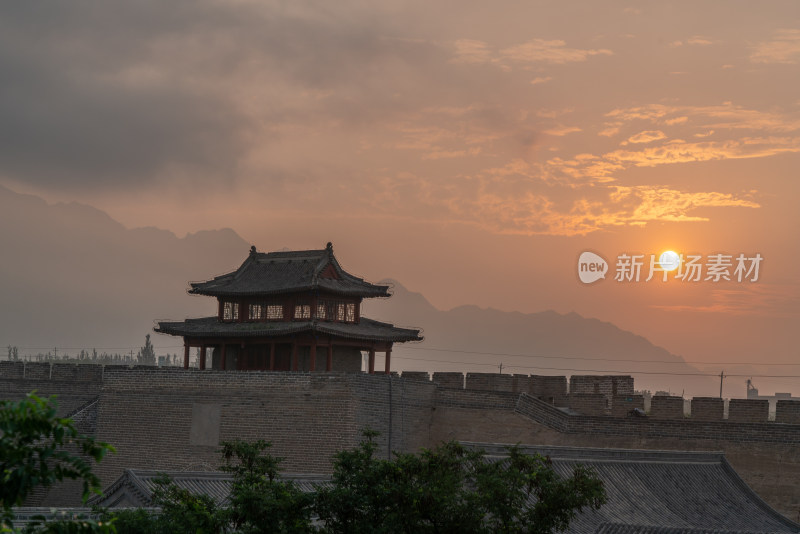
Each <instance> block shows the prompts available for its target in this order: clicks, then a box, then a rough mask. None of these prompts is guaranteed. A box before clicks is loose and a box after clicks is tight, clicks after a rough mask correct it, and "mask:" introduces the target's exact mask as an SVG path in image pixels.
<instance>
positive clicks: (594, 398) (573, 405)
mask: <svg viewBox="0 0 800 534" xmlns="http://www.w3.org/2000/svg"><path fill="white" fill-rule="evenodd" d="M607 406H608V403H607V398H606V396H605V395H603V394H602V393H570V394H569V408H570V409H571V410H575V411H576V412H579V413H581V414H583V415H605V414H606V411H607Z"/></svg>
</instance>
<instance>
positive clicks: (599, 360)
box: [395, 346, 800, 376]
mask: <svg viewBox="0 0 800 534" xmlns="http://www.w3.org/2000/svg"><path fill="white" fill-rule="evenodd" d="M395 350H429V351H432V352H455V353H460V354H477V355H480V356H510V357H517V358H542V359H546V360H586V361H597V362H632V363H667V364H673V365H675V364H700V365H760V366H767V365H769V366H772V365H796V366H800V362H797V363H777V362H774V363H762V362H758V363H752V362H703V361H687V360H646V361H642V360H631V359H623V358H588V357H585V356H543V355H540V354H521V353H513V352H482V351H476V350H462V349H443V348H438V347H437V348H433V347H412V346H400V347H397V348H396V349H395ZM732 376H733V375H732Z"/></svg>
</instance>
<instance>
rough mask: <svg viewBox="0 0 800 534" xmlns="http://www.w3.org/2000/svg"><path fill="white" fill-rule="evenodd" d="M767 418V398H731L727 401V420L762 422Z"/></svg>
mask: <svg viewBox="0 0 800 534" xmlns="http://www.w3.org/2000/svg"><path fill="white" fill-rule="evenodd" d="M767 420H769V401H768V400H767V399H731V400H730V402H729V403H728V421H737V422H750V423H763V422H766V421H767Z"/></svg>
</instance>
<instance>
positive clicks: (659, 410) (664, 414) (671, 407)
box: [650, 395, 684, 420]
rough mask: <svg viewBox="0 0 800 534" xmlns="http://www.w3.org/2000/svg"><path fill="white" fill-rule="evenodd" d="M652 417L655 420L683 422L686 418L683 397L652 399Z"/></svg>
mask: <svg viewBox="0 0 800 534" xmlns="http://www.w3.org/2000/svg"><path fill="white" fill-rule="evenodd" d="M650 416H651V417H653V418H654V419H677V420H682V419H683V418H684V414H683V397H671V396H667V395H655V396H653V398H652V399H650Z"/></svg>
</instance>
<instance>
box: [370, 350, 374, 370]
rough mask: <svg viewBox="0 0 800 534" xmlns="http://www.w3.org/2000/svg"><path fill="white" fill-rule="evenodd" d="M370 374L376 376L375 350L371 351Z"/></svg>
mask: <svg viewBox="0 0 800 534" xmlns="http://www.w3.org/2000/svg"><path fill="white" fill-rule="evenodd" d="M369 374H371V375H372V374H375V349H369Z"/></svg>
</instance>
